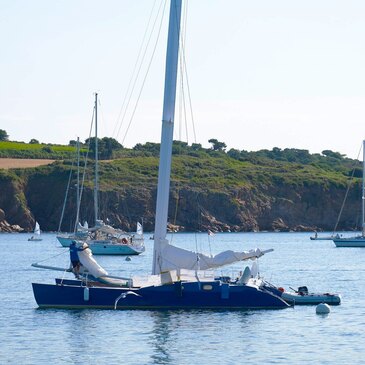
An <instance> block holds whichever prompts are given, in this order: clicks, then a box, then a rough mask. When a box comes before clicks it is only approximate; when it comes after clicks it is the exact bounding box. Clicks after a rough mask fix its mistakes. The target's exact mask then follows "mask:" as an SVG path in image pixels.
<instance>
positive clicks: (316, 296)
mask: <svg viewBox="0 0 365 365" xmlns="http://www.w3.org/2000/svg"><path fill="white" fill-rule="evenodd" d="M264 287H265V288H266V289H268V290H269V291H272V292H273V293H275V294H277V295H279V296H281V298H283V299H284V300H285V301H286V302H288V303H289V304H292V305H310V304H320V303H326V304H331V305H339V304H341V295H340V294H335V293H311V292H309V291H308V288H307V287H306V286H300V287H299V288H298V290H295V289H293V288H290V289H291V290H292V291H291V292H288V291H285V289H284V288H282V287H276V286H274V285H272V284H270V283H268V282H265V283H264Z"/></svg>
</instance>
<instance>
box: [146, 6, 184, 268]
mask: <svg viewBox="0 0 365 365" xmlns="http://www.w3.org/2000/svg"><path fill="white" fill-rule="evenodd" d="M180 18H181V0H171V5H170V18H169V33H168V40H167V53H166V71H165V91H164V104H163V114H162V132H161V147H160V165H159V170H158V185H157V203H156V219H155V233H154V239H155V241H154V250H153V262H152V274H153V275H157V274H160V267H159V257H160V254H161V251H162V250H163V248H164V247H165V246H166V245H168V242H167V240H166V233H167V215H168V206H169V192H170V173H171V154H172V140H173V134H174V115H175V99H176V79H177V67H178V58H179V38H180Z"/></svg>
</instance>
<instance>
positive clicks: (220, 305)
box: [32, 282, 289, 309]
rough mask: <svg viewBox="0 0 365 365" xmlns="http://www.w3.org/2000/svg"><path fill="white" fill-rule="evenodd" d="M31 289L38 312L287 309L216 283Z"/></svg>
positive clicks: (248, 290)
mask: <svg viewBox="0 0 365 365" xmlns="http://www.w3.org/2000/svg"><path fill="white" fill-rule="evenodd" d="M32 285H33V293H34V297H35V300H36V302H37V304H38V306H39V307H40V308H99V309H260V308H261V309H271V308H272V309H274V308H286V307H288V306H289V305H288V304H287V303H286V302H285V301H284V300H282V299H281V298H279V297H278V296H276V295H274V294H272V293H270V292H266V291H263V290H260V289H257V288H255V287H250V286H231V285H228V284H220V283H219V282H209V283H205V282H204V283H198V282H194V283H181V282H176V283H174V284H168V285H160V286H149V287H145V288H137V289H136V288H132V289H130V288H118V287H89V288H86V287H82V286H80V285H78V286H76V285H54V284H37V283H33V284H32Z"/></svg>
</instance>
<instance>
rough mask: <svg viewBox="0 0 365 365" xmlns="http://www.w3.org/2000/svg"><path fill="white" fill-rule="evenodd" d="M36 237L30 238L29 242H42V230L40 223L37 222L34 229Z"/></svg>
mask: <svg viewBox="0 0 365 365" xmlns="http://www.w3.org/2000/svg"><path fill="white" fill-rule="evenodd" d="M33 233H34V235H33V236H32V237H30V238H28V241H42V238H41V228H40V226H39V223H38V222H35V227H34V232H33Z"/></svg>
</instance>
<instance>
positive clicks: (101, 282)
mask: <svg viewBox="0 0 365 365" xmlns="http://www.w3.org/2000/svg"><path fill="white" fill-rule="evenodd" d="M180 18H181V0H171V5H170V17H169V32H168V40H167V56H166V72H165V90H164V104H163V118H162V133H161V148H160V163H159V175H158V187H157V205H156V221H155V232H154V248H153V262H152V275H150V276H149V277H148V278H147V279H144V280H142V279H143V278H138V277H132V278H127V279H126V278H118V277H114V276H110V275H108V273H107V271H106V270H104V269H103V268H101V267H100V266H99V265H98V264H97V263H96V261H95V260H94V259H93V257H92V255H91V251H90V250H89V249H87V248H86V247H85V246H84V245H85V244H84V243H80V245H83V248H84V250H83V251H80V252H79V258H80V262H81V264H82V265H83V269H84V273H83V275H84V277H85V276H86V277H85V279H83V280H65V279H56V282H55V283H54V284H39V283H33V284H32V286H33V293H34V297H35V300H36V302H37V304H38V306H39V307H41V308H47V307H53V308H103V309H166V308H169V309H190V308H199V309H222V308H223V309H248V308H261V309H264V308H276V309H278V308H286V307H288V306H289V305H288V304H287V302H286V301H284V300H283V299H282V298H280V297H279V296H278V295H276V294H274V293H272V292H270V291H268V290H266V289H265V287H264V285H262V282H261V281H260V280H258V279H256V278H255V275H252V272H251V270H250V268H249V267H248V266H247V267H246V268H245V270H244V272H243V274H242V276H241V277H240V278H239V280H237V282H230V281H226V280H223V279H222V278H216V277H215V276H214V273H212V272H211V271H205V270H212V269H215V268H219V267H222V266H224V265H228V264H232V263H235V262H239V261H243V260H245V261H246V260H256V259H257V258H259V257H261V256H262V255H264V254H265V253H267V252H270V251H272V250H267V251H261V250H260V249H254V250H250V251H243V252H233V251H230V250H228V251H224V252H221V253H219V254H217V255H215V256H206V255H204V254H201V253H196V252H192V251H188V250H185V249H182V248H179V247H175V246H173V245H171V244H170V243H169V242H168V240H167V216H168V203H169V189H170V170H171V157H172V138H173V126H174V123H173V122H174V112H175V98H176V77H177V66H178V52H179V37H180ZM254 263H255V262H254ZM34 266H36V267H44V266H42V265H38V264H34ZM45 268H47V267H45ZM48 268H49V267H48ZM53 269H55V270H58V268H53ZM60 270H64V269H60ZM66 271H70V269H67V270H66Z"/></svg>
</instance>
